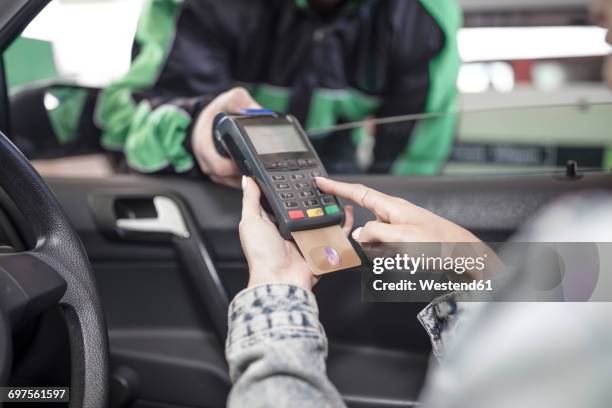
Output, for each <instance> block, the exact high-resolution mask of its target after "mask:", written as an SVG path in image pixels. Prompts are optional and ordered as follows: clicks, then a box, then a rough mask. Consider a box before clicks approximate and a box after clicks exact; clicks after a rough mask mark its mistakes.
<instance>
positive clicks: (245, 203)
mask: <svg viewBox="0 0 612 408" xmlns="http://www.w3.org/2000/svg"><path fill="white" fill-rule="evenodd" d="M242 191H243V195H242V219H243V220H244V219H249V218H261V213H262V208H261V204H260V203H259V197H260V196H261V192H260V190H259V187H258V186H257V183H256V182H255V180H253V179H252V178H250V177H246V176H243V177H242Z"/></svg>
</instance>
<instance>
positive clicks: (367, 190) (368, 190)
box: [361, 188, 371, 207]
mask: <svg viewBox="0 0 612 408" xmlns="http://www.w3.org/2000/svg"><path fill="white" fill-rule="evenodd" d="M370 190H371V189H369V188H367V189H366V191H364V192H363V195H362V196H361V206H362V207H364V204H363V203H364V202H365V198H366V196H367V195H368V193H369V192H370Z"/></svg>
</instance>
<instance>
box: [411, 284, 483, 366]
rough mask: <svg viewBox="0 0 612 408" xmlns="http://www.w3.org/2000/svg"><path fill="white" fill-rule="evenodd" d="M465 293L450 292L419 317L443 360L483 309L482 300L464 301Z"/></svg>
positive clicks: (427, 307)
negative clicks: (448, 350) (465, 328)
mask: <svg viewBox="0 0 612 408" xmlns="http://www.w3.org/2000/svg"><path fill="white" fill-rule="evenodd" d="M464 298H465V294H459V293H455V292H453V293H449V294H447V295H445V296H440V297H439V298H436V299H434V300H433V301H432V302H431V303H430V304H428V305H427V306H426V307H425V308H424V309H423V310H422V311H421V312H420V313H419V314H418V316H417V319H418V320H419V322H420V323H421V325H422V326H423V328H424V329H425V331H426V332H427V334H428V335H429V339H430V340H431V349H432V352H433V355H434V356H435V357H436V358H437V359H439V360H442V359H443V358H444V357H445V354H446V350H447V349H448V348H449V345H450V344H452V343H453V342H454V341H455V340H456V338H458V337H461V335H462V334H463V332H464V327H465V325H466V324H467V323H469V322H471V321H472V320H473V319H474V318H475V316H477V315H478V312H479V311H480V310H482V307H483V303H481V302H465V301H462V300H464Z"/></svg>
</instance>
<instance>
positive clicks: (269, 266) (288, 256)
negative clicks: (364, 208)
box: [239, 177, 353, 290]
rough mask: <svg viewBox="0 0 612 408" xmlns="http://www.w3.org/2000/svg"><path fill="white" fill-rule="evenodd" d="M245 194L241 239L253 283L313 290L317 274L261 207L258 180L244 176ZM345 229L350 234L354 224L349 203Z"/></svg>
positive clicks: (249, 285) (251, 284)
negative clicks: (280, 284) (294, 286)
mask: <svg viewBox="0 0 612 408" xmlns="http://www.w3.org/2000/svg"><path fill="white" fill-rule="evenodd" d="M242 189H243V191H244V196H243V200H242V220H241V221H240V228H239V230H240V243H241V244H242V249H243V250H244V254H245V255H246V258H247V262H248V264H249V284H248V287H253V286H257V285H261V284H266V283H285V284H289V285H296V286H299V287H302V288H304V289H307V290H311V289H312V287H313V286H314V285H315V283H316V282H317V278H316V277H315V276H314V275H313V274H312V271H311V269H310V267H309V266H308V264H307V263H306V261H305V260H304V258H303V257H302V255H301V254H300V251H299V250H298V249H297V247H296V246H295V244H294V243H293V242H290V241H286V240H285V239H283V237H281V235H280V234H279V232H278V229H277V228H276V226H275V225H274V224H273V223H272V221H270V219H269V218H268V214H266V212H265V211H264V209H263V208H262V207H261V205H260V202H259V199H260V197H261V192H260V190H259V187H258V186H257V183H256V182H255V181H254V180H253V179H251V178H249V177H243V178H242ZM344 210H345V214H346V221H345V224H344V227H343V228H344V230H345V232H346V233H347V234H348V233H350V231H351V229H352V227H353V208H352V207H350V206H346V207H345V209H344Z"/></svg>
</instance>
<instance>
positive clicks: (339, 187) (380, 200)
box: [316, 177, 418, 223]
mask: <svg viewBox="0 0 612 408" xmlns="http://www.w3.org/2000/svg"><path fill="white" fill-rule="evenodd" d="M316 183H317V187H319V188H320V189H321V190H323V191H324V192H326V193H328V194H333V195H337V196H338V197H342V198H344V199H347V200H350V201H352V202H354V203H355V204H357V205H360V206H362V207H365V208H367V209H368V210H370V211H372V212H373V213H374V214H375V215H376V217H377V218H378V219H379V220H381V221H384V222H390V223H399V222H417V221H416V219H417V218H418V217H416V212H417V211H418V207H416V206H414V205H412V204H410V203H408V202H407V201H405V200H400V199H397V198H395V197H392V196H389V195H387V194H384V193H381V192H380V191H376V190H374V189H371V188H368V187H366V186H364V185H363V184H350V183H342V182H340V181H335V180H330V179H327V178H323V177H317V178H316Z"/></svg>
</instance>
